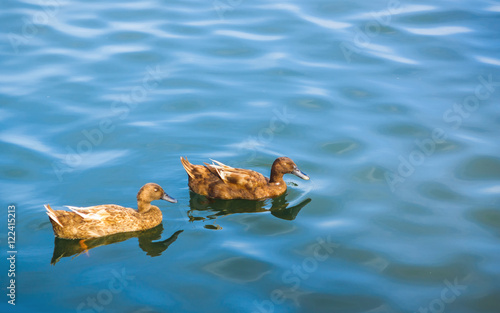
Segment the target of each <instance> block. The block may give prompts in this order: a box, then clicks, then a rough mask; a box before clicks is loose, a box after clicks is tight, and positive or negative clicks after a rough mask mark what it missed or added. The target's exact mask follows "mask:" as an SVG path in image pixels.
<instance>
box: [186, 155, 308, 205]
mask: <svg viewBox="0 0 500 313" xmlns="http://www.w3.org/2000/svg"><path fill="white" fill-rule="evenodd" d="M181 163H182V166H183V167H184V169H185V170H186V173H187V174H188V185H189V188H190V189H191V191H193V192H195V193H197V194H200V195H203V196H206V197H207V198H213V199H225V200H233V199H246V200H263V199H268V198H275V197H277V196H279V195H281V194H283V193H284V192H285V191H286V188H287V186H286V183H285V181H284V180H283V175H284V174H294V175H296V176H298V177H300V178H302V179H304V180H309V176H308V175H307V174H305V173H304V172H302V171H301V170H300V169H299V168H298V167H297V165H296V164H295V162H293V161H292V159H290V158H288V157H279V158H277V159H276V160H275V161H274V162H273V165H272V166H271V175H270V177H269V178H267V177H265V176H264V175H262V174H261V173H259V172H256V171H252V170H247V169H241V168H234V167H231V166H228V165H225V164H223V163H221V162H219V161H216V160H212V164H208V163H204V165H194V164H191V163H190V162H189V161H188V159H187V158H184V157H181Z"/></svg>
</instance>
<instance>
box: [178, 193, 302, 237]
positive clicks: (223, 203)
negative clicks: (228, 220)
mask: <svg viewBox="0 0 500 313" xmlns="http://www.w3.org/2000/svg"><path fill="white" fill-rule="evenodd" d="M287 195H288V193H287V192H285V193H284V194H283V195H281V196H279V197H276V198H274V199H266V200H262V201H253V200H220V199H210V198H207V197H205V196H201V195H199V194H196V193H194V192H192V191H190V192H189V196H190V199H189V206H190V208H191V209H190V210H189V211H188V212H187V215H188V218H189V221H190V222H194V221H205V220H216V219H217V218H220V217H224V216H226V215H230V214H235V213H260V212H268V211H269V212H271V214H272V215H274V216H276V217H277V218H281V219H284V220H289V221H292V220H294V219H295V218H296V217H297V215H298V214H299V212H300V210H302V208H303V207H305V206H306V205H307V204H308V203H309V202H311V199H310V198H307V199H305V200H303V201H301V202H300V203H299V204H297V205H294V206H291V207H289V205H290V203H289V202H287V200H286V197H287ZM269 204H270V205H271V207H270V208H269ZM205 212H206V213H208V215H206V214H205V215H204V216H196V215H198V214H200V215H201V214H203V213H205ZM195 214H196V215H195ZM204 227H205V228H208V229H222V227H220V226H219V225H215V224H214V225H205V226H204Z"/></svg>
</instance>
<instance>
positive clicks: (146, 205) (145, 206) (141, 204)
mask: <svg viewBox="0 0 500 313" xmlns="http://www.w3.org/2000/svg"><path fill="white" fill-rule="evenodd" d="M149 209H151V202H148V201H144V200H139V201H137V211H139V213H146V212H147V211H149Z"/></svg>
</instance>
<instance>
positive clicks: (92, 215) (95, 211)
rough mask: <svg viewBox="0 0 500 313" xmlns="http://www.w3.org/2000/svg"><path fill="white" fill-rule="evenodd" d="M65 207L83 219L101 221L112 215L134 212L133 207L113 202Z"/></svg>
mask: <svg viewBox="0 0 500 313" xmlns="http://www.w3.org/2000/svg"><path fill="white" fill-rule="evenodd" d="M66 207H67V208H68V209H70V210H71V211H73V212H74V213H76V214H78V215H79V216H81V217H82V218H83V219H86V220H96V221H102V220H105V219H106V218H109V217H112V216H113V217H116V216H119V215H121V214H123V213H125V214H127V213H133V212H135V210H133V209H130V208H124V207H121V206H119V205H114V204H106V205H96V206H90V207H75V206H69V205H67V206H66ZM128 211H130V212H128Z"/></svg>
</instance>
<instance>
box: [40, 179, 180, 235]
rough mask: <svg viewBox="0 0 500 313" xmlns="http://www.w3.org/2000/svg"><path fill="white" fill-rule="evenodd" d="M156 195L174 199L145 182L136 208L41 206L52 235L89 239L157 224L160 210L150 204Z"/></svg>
mask: <svg viewBox="0 0 500 313" xmlns="http://www.w3.org/2000/svg"><path fill="white" fill-rule="evenodd" d="M160 199H163V200H166V201H169V202H174V203H175V202H177V200H175V199H173V198H171V197H170V196H168V195H167V194H166V193H165V192H164V191H163V189H162V188H161V187H160V186H159V185H157V184H154V183H149V184H146V185H144V186H143V187H142V188H141V190H139V193H138V194H137V203H138V209H137V210H134V209H132V208H126V207H122V206H119V205H115V204H103V205H96V206H91V207H85V208H80V207H72V206H68V208H69V209H70V210H71V211H64V210H53V209H52V208H51V207H50V205H46V206H45V208H46V210H47V215H48V216H49V219H50V222H51V224H52V228H53V230H54V235H55V236H56V237H59V238H64V239H89V238H97V237H102V236H108V235H112V234H116V233H122V232H130V231H140V230H146V229H150V228H153V227H155V226H158V225H159V224H160V223H161V221H162V213H161V210H160V209H159V208H158V207H157V206H154V205H151V201H153V200H160Z"/></svg>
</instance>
